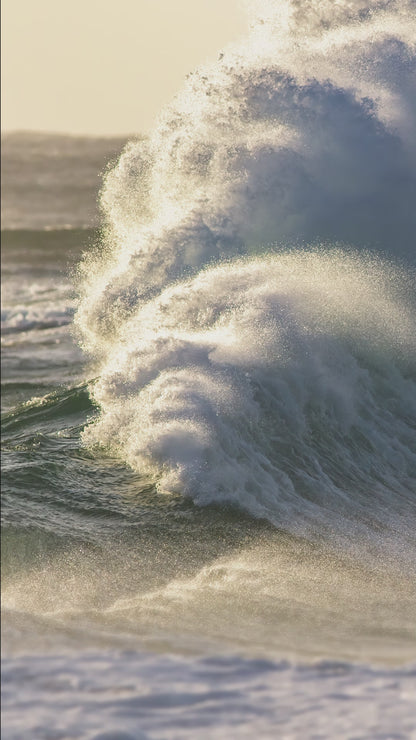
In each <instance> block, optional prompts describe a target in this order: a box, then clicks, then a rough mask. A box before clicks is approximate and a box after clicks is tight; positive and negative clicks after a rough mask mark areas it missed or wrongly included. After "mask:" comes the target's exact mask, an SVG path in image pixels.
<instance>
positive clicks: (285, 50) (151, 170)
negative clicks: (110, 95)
mask: <svg viewBox="0 0 416 740" xmlns="http://www.w3.org/2000/svg"><path fill="white" fill-rule="evenodd" d="M251 9H252V27H251V31H250V34H249V36H248V37H247V39H245V40H243V41H242V42H241V43H240V44H239V45H236V46H234V47H230V48H229V49H226V50H225V51H224V53H222V54H221V55H220V57H219V59H218V60H217V61H216V62H215V63H212V64H210V65H207V66H206V67H204V68H201V69H200V70H197V71H196V72H194V73H193V74H191V75H190V76H189V77H188V79H187V81H186V83H185V86H184V89H183V91H182V92H181V93H179V94H178V96H177V97H176V98H175V100H174V101H173V102H172V103H171V105H169V106H167V108H166V109H165V110H164V111H163V112H162V113H161V115H160V119H159V122H158V125H157V127H156V129H155V131H154V132H153V134H152V135H151V136H150V138H149V139H148V140H146V141H140V142H136V143H131V144H129V145H128V146H127V148H126V150H125V152H124V154H123V155H122V157H121V158H120V161H119V163H118V165H117V166H116V167H115V169H113V170H112V171H111V172H110V173H109V174H108V176H107V179H106V182H105V186H104V189H103V193H102V206H103V211H104V215H105V230H104V232H105V233H104V239H103V248H102V249H101V250H99V251H98V253H96V254H93V255H92V256H87V257H86V258H85V260H84V262H83V265H82V267H81V273H82V280H81V294H82V298H81V303H80V307H79V310H78V314H77V317H76V323H77V326H78V328H79V330H80V333H81V337H82V343H83V346H84V348H85V349H86V350H87V351H89V352H90V353H91V355H92V357H93V358H94V359H95V360H96V362H98V365H99V376H100V379H99V381H98V383H97V384H96V385H95V386H94V388H93V389H92V393H93V395H94V399H95V401H97V402H98V403H99V405H100V406H101V409H102V413H101V417H100V419H99V421H98V422H97V423H95V424H93V425H92V426H90V427H88V428H87V429H86V431H85V435H84V438H85V440H86V441H88V442H89V443H93V444H95V443H100V444H104V445H105V446H111V447H112V448H113V449H116V450H117V451H118V453H119V454H120V455H121V456H122V457H123V458H124V459H125V460H126V461H128V462H129V463H130V464H131V465H132V466H133V467H134V468H136V469H137V470H139V471H142V472H143V473H147V474H150V475H151V476H152V477H153V479H154V480H155V481H157V483H158V486H159V489H160V490H163V491H166V492H169V491H172V492H173V491H175V492H180V493H182V494H184V495H186V496H189V497H191V498H192V499H193V500H194V501H195V502H197V503H200V504H206V503H210V502H214V501H216V502H231V503H234V504H237V505H239V506H242V507H244V508H245V509H246V510H248V511H249V512H250V513H252V514H254V515H256V516H261V517H267V518H268V519H270V520H271V521H272V522H273V523H275V524H280V525H284V526H286V527H289V528H292V529H293V528H294V529H297V530H298V529H299V528H300V529H302V528H303V527H304V526H308V527H309V526H312V527H313V528H316V527H317V526H318V524H320V525H322V526H324V527H327V526H332V524H336V526H337V527H339V526H340V521H341V520H342V521H343V522H345V521H346V520H353V521H354V522H356V521H357V520H359V521H360V522H361V523H362V524H363V526H364V523H365V525H367V524H368V523H369V522H371V523H373V524H374V523H377V524H378V525H379V524H380V523H385V524H386V523H387V522H388V523H389V524H390V525H392V523H393V521H396V520H398V521H400V523H401V526H402V525H403V527H405V522H406V520H407V518H408V515H409V512H410V511H413V507H414V498H413V496H414V490H415V485H416V457H415V448H416V445H415V439H416V431H415V429H416V408H415V398H416V388H415V367H416V365H415V344H414V325H415V324H414V322H415V311H414V289H415V274H414V271H413V268H412V267H411V265H412V264H414V234H415V227H416V212H415V209H414V207H413V204H414V202H415V195H416V141H415V138H414V130H415V129H416V112H415V106H414V100H415V99H416V88H415V53H414V52H415V45H414V38H415V34H414V27H415V15H416V14H415V3H414V2H400V3H399V2H389V3H386V2H371V3H368V2H367V3H363V2H348V3H347V2H340V3H337V4H335V5H334V3H329V2H323V3H322V2H319V3H318V2H312V1H311V2H308V3H298V2H283V3H274V2H268V3H264V2H263V3H253V4H252V5H251ZM376 254H378V255H379V256H378V257H376ZM371 255H372V256H371ZM392 261H393V262H394V261H396V262H397V261H400V262H402V263H403V265H404V266H405V267H406V268H407V269H405V267H403V269H402V268H400V267H399V266H394V265H393V264H392ZM392 497H393V498H394V499H395V502H396V503H395V504H393V503H392ZM370 512H371V516H370Z"/></svg>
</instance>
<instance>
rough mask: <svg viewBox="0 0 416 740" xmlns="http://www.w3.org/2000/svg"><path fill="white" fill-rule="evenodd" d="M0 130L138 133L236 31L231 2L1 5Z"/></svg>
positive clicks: (239, 15)
mask: <svg viewBox="0 0 416 740" xmlns="http://www.w3.org/2000/svg"><path fill="white" fill-rule="evenodd" d="M1 7H2V10H1V14H2V130H17V129H18V130H21V129H25V130H42V131H65V132H69V133H87V134H126V133H127V134H129V133H134V132H141V131H144V132H145V131H148V130H149V128H151V126H152V121H153V120H154V118H155V116H156V115H157V113H158V112H159V110H160V108H161V107H162V106H163V104H164V103H166V102H168V101H169V100H170V99H171V98H172V97H173V95H174V94H175V92H176V91H177V90H178V89H179V88H180V86H181V83H182V80H183V79H184V77H185V75H186V74H187V73H188V72H190V71H191V70H192V69H193V68H194V67H195V66H196V65H198V64H200V63H201V62H204V61H205V60H206V59H209V58H215V56H216V55H217V53H218V51H219V50H220V49H221V47H223V46H224V45H226V44H227V43H228V41H233V40H235V39H236V38H238V37H239V36H241V34H242V33H244V32H245V30H246V27H247V21H246V17H245V13H244V10H243V4H242V3H241V2H240V0H1Z"/></svg>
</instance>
